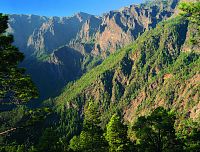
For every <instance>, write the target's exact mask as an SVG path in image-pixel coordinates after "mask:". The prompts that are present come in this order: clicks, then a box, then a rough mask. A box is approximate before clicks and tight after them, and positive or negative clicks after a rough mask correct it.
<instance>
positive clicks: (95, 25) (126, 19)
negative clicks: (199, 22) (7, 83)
mask: <svg viewBox="0 0 200 152" xmlns="http://www.w3.org/2000/svg"><path fill="white" fill-rule="evenodd" d="M177 3H178V0H168V1H166V2H165V1H161V0H156V1H154V2H149V3H146V4H141V5H131V6H129V7H125V8H122V9H121V10H118V11H110V12H109V13H106V14H104V15H103V16H102V17H97V16H93V15H89V14H86V13H78V14H76V15H74V16H72V17H52V18H47V17H40V16H34V15H30V16H27V15H10V22H9V27H10V28H9V32H10V33H12V34H13V35H14V37H15V40H16V41H15V45H16V46H18V47H19V49H20V50H21V51H22V52H24V53H25V55H26V61H25V62H24V63H23V66H25V67H26V68H27V69H28V73H29V74H30V75H31V76H32V77H33V79H34V80H35V82H36V85H37V86H38V88H39V90H40V92H41V93H42V94H46V93H45V92H46V90H49V89H50V90H52V91H55V90H54V89H53V88H56V92H57V91H58V90H61V89H62V87H61V86H64V85H65V84H66V83H67V82H69V81H72V80H75V79H76V78H78V77H79V76H80V75H81V74H83V73H84V72H86V71H87V69H91V68H92V67H94V66H96V65H98V64H100V63H101V61H102V60H103V59H105V58H106V57H107V56H108V55H109V54H112V53H114V52H115V50H117V49H119V48H121V47H123V46H124V45H126V44H129V43H131V42H132V41H134V40H135V39H136V38H137V37H138V36H139V35H140V34H142V33H143V32H144V31H146V30H149V29H150V28H154V27H155V26H156V24H157V23H159V22H160V21H162V20H165V19H167V18H169V17H170V16H171V15H172V14H173V12H174V9H175V7H176V5H177ZM60 49H61V50H62V51H58V50H60ZM69 50H70V51H71V52H74V53H68V52H66V53H65V55H64V56H62V55H63V52H65V51H69ZM55 52H56V54H57V58H56V60H57V61H56V62H54V61H53V62H52V56H54V55H55ZM77 52H79V54H81V56H82V57H81V59H79V58H78V60H79V61H77V62H79V64H82V65H83V66H76V65H74V64H77V63H76V62H72V63H71V62H68V61H70V60H68V59H69V58H74V57H73V56H71V55H74V54H77ZM59 53H61V54H60V55H59ZM64 57H65V58H66V59H65V58H64ZM75 58H76V57H75ZM64 60H65V62H63V61H64ZM49 63H51V64H49ZM57 63H62V64H57ZM33 66H34V67H33ZM87 66H89V68H88V67H87ZM41 67H44V68H45V69H48V72H47V70H41ZM55 67H57V68H55ZM73 68H77V69H76V71H78V72H77V73H76V72H72V73H73V74H71V73H70V72H71V69H73ZM33 69H34V70H33ZM50 69H51V70H50ZM56 69H65V70H59V71H58V70H56ZM53 70H55V71H53ZM66 71H67V72H66ZM62 72H63V73H62ZM55 73H58V74H55ZM40 75H42V76H40ZM49 75H50V76H51V77H49ZM57 75H59V76H57ZM63 77H65V78H64V79H63ZM69 77H70V78H69ZM72 77H73V78H72ZM68 78H69V79H68ZM57 81H58V82H60V84H62V85H59V86H60V87H57ZM47 82H51V85H49V84H48V83H47ZM57 89H58V90H57ZM52 94H54V93H53V92H50V91H49V95H48V94H46V95H45V96H44V97H45V98H48V97H50V96H51V95H52Z"/></svg>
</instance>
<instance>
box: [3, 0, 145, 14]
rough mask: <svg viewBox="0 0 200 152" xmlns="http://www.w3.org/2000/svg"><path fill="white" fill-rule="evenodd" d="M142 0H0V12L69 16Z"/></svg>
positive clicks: (106, 10)
mask: <svg viewBox="0 0 200 152" xmlns="http://www.w3.org/2000/svg"><path fill="white" fill-rule="evenodd" d="M143 1H144V0H0V12H1V13H7V14H35V15H43V16H71V15H73V14H75V13H77V12H85V13H89V14H94V15H101V14H102V13H104V12H108V11H109V10H115V9H119V8H121V7H123V6H128V5H130V4H138V3H141V2H143Z"/></svg>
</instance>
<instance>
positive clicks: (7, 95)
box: [0, 14, 38, 103]
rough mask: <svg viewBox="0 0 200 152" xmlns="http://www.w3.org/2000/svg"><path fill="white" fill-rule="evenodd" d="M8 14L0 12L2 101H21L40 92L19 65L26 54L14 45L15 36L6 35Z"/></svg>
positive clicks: (0, 83) (0, 94)
mask: <svg viewBox="0 0 200 152" xmlns="http://www.w3.org/2000/svg"><path fill="white" fill-rule="evenodd" d="M7 22H8V16H5V15H2V14H0V102H1V103H2V102H8V103H20V102H27V101H29V100H30V99H33V98H36V97H37V96H38V92H37V90H36V88H35V86H34V85H33V82H32V81H31V78H30V77H29V76H27V75H25V74H24V73H25V70H24V69H23V68H18V65H19V63H20V62H22V60H23V59H24V55H23V54H22V53H20V52H19V50H18V49H17V48H16V47H15V46H13V45H12V43H13V36H11V35H8V36H7V35H6V34H5V32H6V29H7V28H8V25H7Z"/></svg>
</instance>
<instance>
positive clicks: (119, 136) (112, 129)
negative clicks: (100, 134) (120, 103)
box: [105, 114, 129, 152]
mask: <svg viewBox="0 0 200 152" xmlns="http://www.w3.org/2000/svg"><path fill="white" fill-rule="evenodd" d="M127 130H128V128H127V126H125V125H123V124H122V122H121V118H120V117H119V116H118V115H117V114H114V115H113V116H112V118H111V119H110V122H109V123H108V124H107V126H106V134H105V138H106V140H107V141H108V144H109V151H111V152H115V151H120V152H126V151H128V148H129V141H128V138H127Z"/></svg>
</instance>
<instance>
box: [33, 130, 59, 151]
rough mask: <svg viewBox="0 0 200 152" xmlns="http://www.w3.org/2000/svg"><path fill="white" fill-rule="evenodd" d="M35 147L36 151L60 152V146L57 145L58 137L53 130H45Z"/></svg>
mask: <svg viewBox="0 0 200 152" xmlns="http://www.w3.org/2000/svg"><path fill="white" fill-rule="evenodd" d="M37 147H38V148H37V149H38V151H41V152H42V151H48V152H55V151H61V150H62V145H61V144H60V143H59V136H58V134H57V132H56V131H55V130H54V129H53V128H47V129H45V131H44V132H43V135H42V136H41V138H40V140H39V144H38V146H37Z"/></svg>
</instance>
